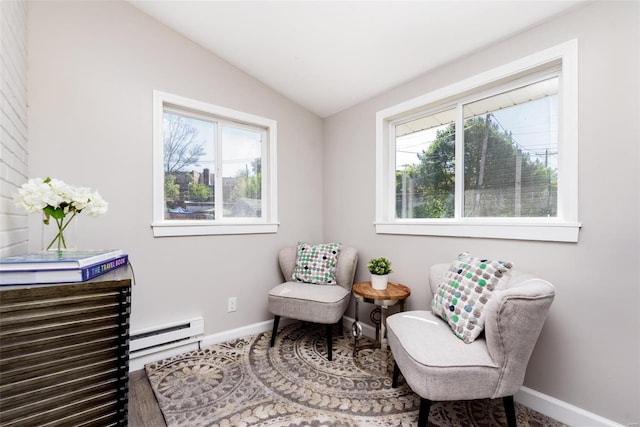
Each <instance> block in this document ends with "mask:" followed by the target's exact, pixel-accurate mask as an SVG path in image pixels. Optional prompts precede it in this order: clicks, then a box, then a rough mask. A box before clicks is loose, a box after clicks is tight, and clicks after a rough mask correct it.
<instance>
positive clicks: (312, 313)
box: [269, 282, 351, 324]
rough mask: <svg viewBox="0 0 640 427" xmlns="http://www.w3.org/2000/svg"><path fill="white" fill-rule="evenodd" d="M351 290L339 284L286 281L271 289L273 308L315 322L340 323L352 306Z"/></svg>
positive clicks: (270, 306)
mask: <svg viewBox="0 0 640 427" xmlns="http://www.w3.org/2000/svg"><path fill="white" fill-rule="evenodd" d="M350 298H351V293H350V292H349V291H347V290H346V289H345V288H343V287H342V286H339V285H316V284H310V283H300V282H285V283H282V284H281V285H278V286H276V287H274V288H273V289H271V290H270V291H269V311H270V312H271V313H272V314H274V315H276V316H282V317H288V318H292V319H298V320H305V321H309V322H314V323H329V324H331V323H336V322H337V321H338V320H340V318H341V317H342V315H343V314H344V311H345V310H346V309H347V306H348V305H349V300H350Z"/></svg>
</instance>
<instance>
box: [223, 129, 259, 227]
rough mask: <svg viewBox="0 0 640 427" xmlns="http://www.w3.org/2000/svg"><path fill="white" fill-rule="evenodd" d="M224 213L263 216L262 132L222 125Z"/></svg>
mask: <svg viewBox="0 0 640 427" xmlns="http://www.w3.org/2000/svg"><path fill="white" fill-rule="evenodd" d="M222 159H223V160H222V177H223V187H224V188H223V195H224V197H223V198H224V216H225V217H234V218H261V217H262V132H261V131H257V130H251V129H242V128H238V127H232V126H222Z"/></svg>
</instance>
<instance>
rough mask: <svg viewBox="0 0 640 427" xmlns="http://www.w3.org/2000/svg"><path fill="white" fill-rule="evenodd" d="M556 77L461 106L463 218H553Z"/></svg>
mask: <svg viewBox="0 0 640 427" xmlns="http://www.w3.org/2000/svg"><path fill="white" fill-rule="evenodd" d="M557 93H558V78H557V77H555V78H552V79H548V80H545V81H542V82H538V83H535V84H531V85H527V86H524V87H521V88H518V89H515V90H512V91H508V92H505V93H501V94H499V95H495V96H492V97H488V98H485V99H481V100H479V101H476V102H473V103H470V104H466V105H465V106H464V117H465V120H464V216H465V217H555V216H557V184H558V183H557V175H558V96H557Z"/></svg>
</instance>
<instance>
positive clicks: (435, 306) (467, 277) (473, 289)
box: [431, 253, 512, 344]
mask: <svg viewBox="0 0 640 427" xmlns="http://www.w3.org/2000/svg"><path fill="white" fill-rule="evenodd" d="M511 268H512V264H511V263H509V262H505V261H491V260H488V259H482V258H476V257H473V256H471V255H469V254H467V253H462V254H460V255H459V256H458V259H457V260H456V261H454V262H453V263H452V264H451V267H450V268H449V271H448V272H447V275H446V279H445V281H444V282H442V283H441V284H440V286H438V289H437V291H436V294H435V295H434V297H433V300H432V301H431V311H432V312H433V313H434V314H436V315H438V316H440V317H442V319H444V320H445V321H447V322H448V323H449V326H451V329H452V330H453V333H454V334H456V336H457V337H458V338H460V339H461V340H462V341H464V342H465V343H467V344H469V343H471V342H473V341H474V340H475V339H476V338H478V336H479V335H480V333H481V332H482V330H483V329H484V319H485V312H484V308H485V307H486V305H487V304H488V303H489V301H490V300H491V296H492V294H493V292H494V291H495V290H496V289H503V288H505V287H506V286H507V283H508V281H509V277H510V276H509V272H510V271H511Z"/></svg>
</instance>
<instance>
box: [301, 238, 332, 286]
mask: <svg viewBox="0 0 640 427" xmlns="http://www.w3.org/2000/svg"><path fill="white" fill-rule="evenodd" d="M340 246H342V245H341V244H340V243H320V244H315V245H314V244H310V243H304V242H300V243H298V250H297V253H296V266H295V268H294V270H293V275H292V276H291V280H294V281H297V282H305V283H315V284H319V285H333V284H335V283H336V277H335V273H336V262H337V259H338V253H339V252H340Z"/></svg>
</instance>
